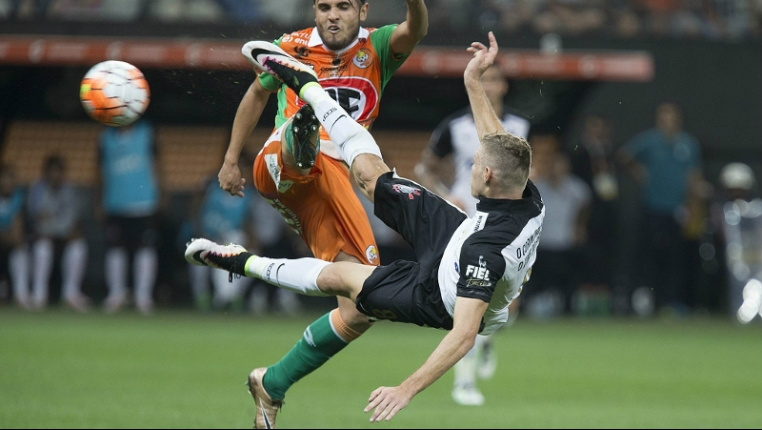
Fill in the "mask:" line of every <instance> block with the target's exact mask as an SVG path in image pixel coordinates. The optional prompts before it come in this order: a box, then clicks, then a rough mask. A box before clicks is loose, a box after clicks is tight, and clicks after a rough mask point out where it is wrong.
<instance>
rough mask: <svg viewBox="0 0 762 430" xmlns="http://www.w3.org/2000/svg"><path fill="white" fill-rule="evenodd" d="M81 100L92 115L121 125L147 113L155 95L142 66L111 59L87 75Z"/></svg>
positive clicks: (80, 91) (81, 86)
mask: <svg viewBox="0 0 762 430" xmlns="http://www.w3.org/2000/svg"><path fill="white" fill-rule="evenodd" d="M79 99H80V101H81V102H82V106H84V108H85V111H86V112H87V114H88V115H90V117H92V118H93V119H95V120H96V121H99V122H101V123H103V124H106V125H110V126H114V127H121V126H124V125H128V124H131V123H133V122H134V121H135V120H136V119H138V118H140V116H141V115H143V112H145V110H146V108H147V107H148V102H149V101H150V100H151V94H150V90H149V89H148V82H147V81H146V79H145V77H143V72H141V71H140V69H138V68H137V67H135V66H133V65H132V64H130V63H125V62H124V61H116V60H109V61H103V62H101V63H98V64H96V65H95V66H93V67H92V68H91V69H90V70H89V71H88V72H87V74H85V77H84V78H82V84H81V85H80V88H79Z"/></svg>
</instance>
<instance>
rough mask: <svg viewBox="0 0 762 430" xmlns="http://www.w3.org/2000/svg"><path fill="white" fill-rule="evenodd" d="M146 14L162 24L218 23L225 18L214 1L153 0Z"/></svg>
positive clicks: (220, 8)
mask: <svg viewBox="0 0 762 430" xmlns="http://www.w3.org/2000/svg"><path fill="white" fill-rule="evenodd" d="M146 13H147V16H148V17H149V18H152V19H155V20H159V21H162V22H217V21H220V20H224V18H225V12H224V11H223V9H222V7H221V6H220V5H219V4H218V3H217V2H216V1H214V0H152V1H150V2H149V3H148V5H147V11H146Z"/></svg>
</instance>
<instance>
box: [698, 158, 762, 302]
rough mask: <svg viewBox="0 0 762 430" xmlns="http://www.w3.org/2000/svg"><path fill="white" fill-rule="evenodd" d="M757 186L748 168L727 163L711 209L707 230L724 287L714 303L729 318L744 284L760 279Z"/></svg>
mask: <svg viewBox="0 0 762 430" xmlns="http://www.w3.org/2000/svg"><path fill="white" fill-rule="evenodd" d="M756 186H757V179H756V176H755V175H754V171H753V170H752V168H751V167H750V166H749V165H748V164H746V163H742V162H732V163H728V164H726V165H725V166H723V168H722V170H720V175H719V184H718V187H717V188H716V190H715V192H714V196H713V199H712V204H711V205H710V220H711V222H710V223H709V230H710V232H711V233H712V238H713V241H712V245H713V250H714V255H715V258H716V261H717V262H718V266H719V267H718V269H719V270H718V271H719V272H720V274H721V275H723V276H724V278H725V279H724V283H725V285H726V289H725V291H722V289H719V288H714V291H715V297H713V299H714V300H713V301H714V302H716V303H721V307H722V308H723V310H724V311H728V313H731V314H734V313H736V312H737V311H738V310H739V309H740V307H741V305H742V303H743V301H744V298H743V288H744V286H745V285H746V284H747V282H748V281H749V280H750V279H751V278H754V277H757V279H759V277H760V276H762V242H761V241H760V237H761V236H762V199H760V195H759V192H758V191H757V190H756V189H755V188H756ZM721 292H722V293H723V294H720V293H721Z"/></svg>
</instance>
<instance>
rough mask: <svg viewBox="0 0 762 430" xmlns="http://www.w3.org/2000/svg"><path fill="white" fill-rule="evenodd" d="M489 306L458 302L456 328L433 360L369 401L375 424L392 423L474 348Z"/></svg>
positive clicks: (375, 393)
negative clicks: (379, 422)
mask: <svg viewBox="0 0 762 430" xmlns="http://www.w3.org/2000/svg"><path fill="white" fill-rule="evenodd" d="M487 306H488V303H487V302H485V301H483V300H479V299H471V298H465V297H459V298H458V299H457V300H456V301H455V311H454V312H453V328H452V330H451V331H450V332H448V333H447V335H446V336H445V337H444V338H443V339H442V341H441V342H440V343H439V345H438V346H437V347H436V349H434V352H432V353H431V355H430V356H429V358H428V359H427V360H426V362H425V363H423V366H421V367H420V368H419V369H418V370H416V371H415V372H414V373H413V374H412V375H410V377H408V378H407V379H405V381H403V382H402V384H400V385H398V386H396V387H379V388H377V389H376V390H375V391H373V392H372V393H371V395H370V398H369V399H368V406H366V407H365V412H370V411H373V414H372V415H371V417H370V421H371V422H378V421H381V420H386V421H389V420H391V419H392V418H394V416H395V415H396V414H397V412H398V411H399V410H400V409H403V408H404V407H405V406H407V405H408V404H409V403H410V400H412V399H413V397H414V396H415V395H416V394H418V393H420V392H421V391H423V390H424V389H426V388H427V387H428V386H429V385H431V384H433V383H434V381H436V380H437V379H439V378H440V377H442V375H444V374H445V373H446V372H447V371H448V370H450V368H451V367H452V366H454V365H455V363H457V362H458V361H460V359H461V358H463V356H465V355H466V353H467V352H468V351H469V350H471V348H473V346H474V340H475V339H476V334H477V333H478V332H479V326H480V324H481V320H482V317H483V316H484V312H485V311H486V310H487Z"/></svg>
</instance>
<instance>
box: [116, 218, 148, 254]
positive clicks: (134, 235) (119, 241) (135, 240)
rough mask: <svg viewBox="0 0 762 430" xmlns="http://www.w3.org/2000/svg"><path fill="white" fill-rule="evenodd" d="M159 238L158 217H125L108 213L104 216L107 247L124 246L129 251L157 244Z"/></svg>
mask: <svg viewBox="0 0 762 430" xmlns="http://www.w3.org/2000/svg"><path fill="white" fill-rule="evenodd" d="M158 238H159V233H158V217H157V216H156V215H148V216H141V217H125V216H118V215H109V216H108V217H107V218H106V244H107V245H108V246H109V247H120V248H121V247H124V248H127V249H128V250H130V251H135V250H137V249H139V248H143V247H150V248H153V247H155V246H157V242H158Z"/></svg>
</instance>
